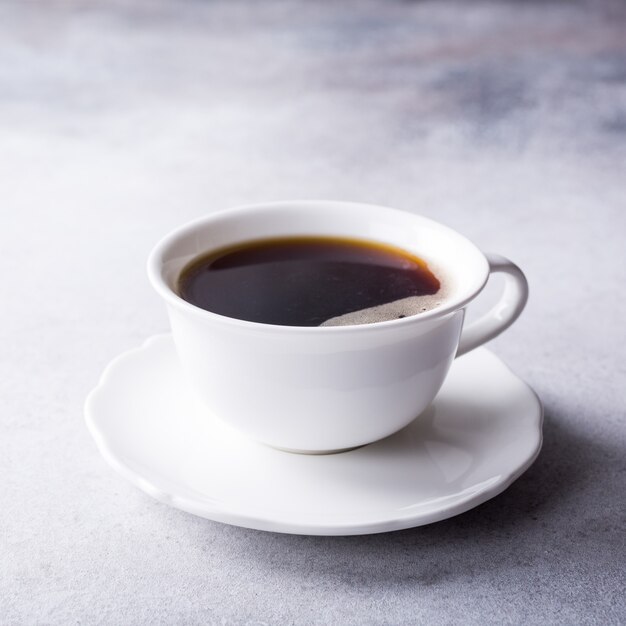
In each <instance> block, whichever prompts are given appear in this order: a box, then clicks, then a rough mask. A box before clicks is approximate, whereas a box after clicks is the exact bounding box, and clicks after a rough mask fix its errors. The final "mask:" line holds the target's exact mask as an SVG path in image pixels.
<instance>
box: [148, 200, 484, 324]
mask: <svg viewBox="0 0 626 626" xmlns="http://www.w3.org/2000/svg"><path fill="white" fill-rule="evenodd" d="M295 205H297V206H298V207H300V208H313V207H320V206H344V207H346V208H348V207H353V208H357V207H361V208H369V209H378V210H380V209H383V210H385V211H389V212H395V213H401V214H402V215H404V216H408V217H410V218H414V219H416V220H418V221H420V222H422V223H425V224H428V225H429V226H431V227H434V228H436V229H439V230H441V231H443V232H444V233H447V234H449V235H450V236H452V237H456V238H458V239H462V240H464V241H465V244H466V245H468V246H469V247H470V248H472V249H473V251H474V252H475V253H476V256H477V259H479V260H480V261H481V262H482V266H483V267H482V270H481V271H482V276H481V278H480V279H479V280H477V282H476V286H475V287H474V289H472V290H471V291H468V292H464V293H463V294H462V295H461V296H459V297H451V298H446V300H445V301H444V303H443V304H441V305H439V306H437V307H435V308H434V309H430V310H429V311H424V312H423V313H417V314H416V315H409V316H407V317H404V318H400V319H391V320H385V321H382V322H370V323H367V324H349V325H343V326H287V325H281V324H266V323H264V322H252V321H249V320H241V319H237V318H234V317H228V316H226V315H221V314H219V313H214V312H212V311H207V310H206V309H202V308H200V307H198V306H196V305H194V304H191V303H190V302H187V301H186V300H184V299H183V298H182V297H181V296H179V295H178V294H177V293H176V292H175V291H174V290H173V289H172V288H171V287H170V286H169V285H168V284H167V283H166V281H165V279H164V278H163V275H162V273H161V268H162V266H163V252H164V251H165V250H166V249H167V247H168V246H169V245H170V244H171V243H172V242H173V241H175V240H176V239H178V238H180V237H183V236H185V235H188V234H189V233H191V232H193V231H194V230H195V229H197V228H199V227H201V226H204V225H205V224H206V223H207V222H211V221H214V220H216V219H219V218H220V217H222V216H225V215H227V214H228V215H229V216H234V215H235V214H237V213H238V214H240V215H245V214H246V213H250V212H257V211H262V210H269V209H274V208H281V207H288V206H295ZM146 269H147V273H148V279H149V281H150V283H151V284H152V287H153V288H154V289H155V291H156V292H157V293H158V294H159V295H160V296H161V297H162V298H163V299H164V300H165V302H166V303H167V304H169V305H172V306H174V307H175V308H177V309H179V310H180V311H182V312H184V313H187V314H192V315H194V316H196V317H199V318H203V319H204V320H206V321H213V322H218V323H220V324H224V325H228V326H232V327H238V328H240V329H246V330H257V331H262V332H276V333H291V334H300V333H305V334H311V333H312V334H316V335H320V334H347V333H355V332H372V331H374V330H378V329H388V328H400V327H404V326H410V325H413V324H420V323H424V322H428V321H432V320H436V319H440V318H444V317H446V316H447V315H450V314H452V313H454V312H456V311H459V310H460V309H462V308H464V307H465V306H466V305H467V304H468V303H469V302H471V301H472V300H473V299H474V298H475V297H476V296H477V295H478V294H479V293H480V292H481V291H482V290H483V288H484V286H485V284H486V283H487V279H488V278H489V263H488V261H487V258H486V257H485V254H484V253H483V252H482V250H480V248H478V246H476V244H474V243H473V242H472V241H471V240H470V239H468V238H467V237H465V236H464V235H461V234H460V233H459V232H457V231H456V230H454V229H453V228H450V227H449V226H445V225H444V224H442V223H441V222H438V221H436V220H433V219H431V218H428V217H424V216H423V215H421V214H419V213H413V212H411V211H405V210H401V209H394V208H391V207H387V206H384V205H379V204H371V203H363V202H346V201H342V200H279V201H275V202H271V201H270V202H261V203H254V204H245V205H239V206H235V207H232V208H227V209H222V210H219V211H215V212H212V213H209V214H208V215H203V216H202V217H199V218H196V219H193V220H191V221H189V222H186V223H185V224H182V225H181V226H178V227H177V228H175V229H173V230H171V231H170V232H168V233H167V234H166V235H165V236H164V237H162V238H161V239H160V240H159V241H158V242H157V244H156V245H155V246H154V247H153V248H152V251H151V252H150V254H149V256H148V260H147V268H146ZM477 273H478V272H477Z"/></svg>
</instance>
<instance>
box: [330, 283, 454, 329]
mask: <svg viewBox="0 0 626 626" xmlns="http://www.w3.org/2000/svg"><path fill="white" fill-rule="evenodd" d="M435 275H436V276H437V278H439V282H440V287H439V290H438V291H437V293H433V294H431V295H427V296H409V297H408V298H401V299H400V300H394V301H393V302H388V303H386V304H380V305H378V306H373V307H370V308H367V309H361V310H359V311H353V312H352V313H346V314H345V315H338V316H337V317H331V318H330V319H329V320H326V321H325V322H323V323H322V324H320V326H353V325H360V324H374V323H376V322H388V321H390V320H396V319H402V318H404V317H410V316H413V315H419V314H420V313H424V312H425V311H431V310H432V309H435V308H437V307H438V306H439V305H440V304H441V303H442V302H443V301H444V300H445V299H446V298H447V297H448V295H449V294H450V285H449V283H448V281H447V280H445V281H444V280H442V278H441V274H440V273H439V272H436V274H435Z"/></svg>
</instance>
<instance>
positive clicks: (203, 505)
mask: <svg viewBox="0 0 626 626" xmlns="http://www.w3.org/2000/svg"><path fill="white" fill-rule="evenodd" d="M163 341H172V335H171V333H159V334H155V335H151V336H150V337H148V338H147V339H145V340H144V342H143V343H142V344H141V345H140V346H137V347H135V348H131V349H129V350H125V351H123V352H121V353H120V354H118V355H117V356H116V357H114V358H113V359H112V360H111V361H110V362H109V363H108V364H107V366H106V367H105V368H104V370H103V372H102V374H101V376H100V378H99V380H98V383H97V384H96V386H95V387H94V388H93V389H92V390H91V391H90V392H89V394H88V395H87V398H86V400H85V405H84V413H85V421H86V425H87V429H88V431H89V433H90V434H91V436H92V437H93V439H94V441H95V443H96V447H97V449H98V451H99V452H100V454H101V455H102V457H103V458H104V460H105V461H106V463H107V464H108V465H109V466H110V467H111V468H112V469H113V470H115V471H116V472H117V473H118V474H120V475H121V476H122V477H123V478H125V479H126V480H128V481H129V482H130V483H131V484H133V485H134V486H135V487H137V488H138V489H140V490H141V491H143V492H144V493H146V494H147V495H149V496H150V497H152V498H154V499H155V500H157V501H159V502H162V503H163V504H167V505H169V506H172V507H174V508H177V509H180V510H182V511H185V512H187V513H191V514H192V515H197V516H199V517H203V518H205V519H209V520H212V521H216V522H221V523H225V524H230V525H235V526H240V527H243V528H249V529H253V530H261V531H269V532H279V533H285V534H295V535H317V536H333V535H334V536H348V535H368V534H378V533H384V532H391V531H396V530H406V529H408V528H416V527H419V526H424V525H427V524H431V523H434V522H437V521H443V520H445V519H449V518H451V517H455V516H456V515H460V514H462V513H465V512H467V511H469V510H470V509H473V508H474V507H477V506H479V505H481V504H483V503H484V502H486V501H488V500H490V499H491V498H494V497H495V496H497V495H499V494H500V493H502V492H503V491H505V490H506V489H508V488H509V487H510V486H511V484H513V483H514V482H515V481H516V480H517V479H518V478H519V477H520V476H521V475H522V474H523V473H524V472H526V470H528V468H529V467H530V466H531V465H532V464H533V463H534V462H535V460H536V459H537V457H538V456H539V453H540V452H541V448H542V444H543V421H544V408H543V404H542V402H541V399H540V398H539V396H538V395H537V393H536V392H535V391H534V389H533V388H532V387H531V386H530V385H529V384H528V383H526V382H525V381H524V380H523V379H522V378H520V377H519V376H518V375H517V374H515V372H514V371H513V370H512V369H511V368H510V367H509V366H508V365H507V364H506V363H505V362H504V361H503V360H502V359H500V357H498V356H497V355H495V354H494V353H493V352H491V350H488V349H487V348H485V347H479V348H476V349H475V350H472V351H471V353H468V354H472V353H475V352H486V353H489V354H490V355H491V356H492V357H494V358H495V359H497V360H498V362H499V363H500V365H502V366H504V368H505V369H506V371H507V372H508V374H509V375H511V376H512V377H514V378H515V379H516V380H517V381H518V382H520V383H521V384H522V385H523V386H524V387H525V388H526V389H527V390H528V391H529V392H530V394H531V395H532V397H533V400H534V403H535V407H534V409H535V411H537V413H538V414H537V415H536V417H537V441H536V443H535V446H534V448H533V449H532V450H530V452H529V454H528V456H527V458H526V459H525V460H524V461H523V462H522V463H521V464H519V465H517V466H516V467H515V469H513V470H512V471H510V472H508V473H505V474H502V475H500V476H499V477H498V479H497V480H495V481H487V483H488V484H487V485H485V486H484V487H483V488H482V489H479V490H478V491H475V490H474V491H470V493H468V494H467V495H466V496H465V497H463V496H460V499H458V498H454V499H453V502H452V503H450V504H449V505H447V506H444V507H441V508H436V509H432V510H430V511H427V512H422V513H421V514H415V513H410V512H409V513H406V514H405V515H396V516H394V518H393V519H390V518H385V519H381V520H371V521H368V522H363V523H355V522H343V523H342V522H332V523H325V524H323V523H306V522H299V521H293V520H287V521H285V520H281V519H276V518H272V517H264V516H260V515H254V514H251V513H247V512H241V511H239V512H237V511H236V510H234V509H232V508H229V507H224V506H223V505H222V504H221V503H220V502H217V501H215V500H211V499H210V498H206V500H201V499H191V498H188V497H185V496H180V495H177V494H175V493H171V492H168V491H165V490H164V489H162V488H161V487H158V486H157V485H156V484H154V482H153V481H152V480H151V479H149V478H146V477H145V476H142V475H140V474H139V473H138V472H137V471H136V470H134V469H131V467H130V466H129V465H128V464H126V463H125V462H124V461H123V460H121V459H120V458H119V457H118V455H116V453H115V452H114V451H113V450H112V447H111V445H110V444H109V443H108V441H107V437H106V435H105V434H104V432H103V431H102V429H101V428H100V427H99V426H98V423H97V422H98V418H97V417H96V412H95V411H94V408H93V407H94V404H95V402H96V399H97V398H98V396H99V395H101V394H102V393H104V390H105V389H106V387H107V383H108V380H109V378H110V375H111V372H112V371H113V370H114V369H115V368H116V367H117V366H118V364H120V363H121V362H123V361H126V360H129V359H132V358H133V356H134V355H135V354H137V353H141V352H144V351H145V350H147V349H148V348H149V347H150V346H151V345H153V344H155V343H159V342H163ZM459 358H465V356H462V357H459ZM279 452H280V451H279ZM284 454H292V453H291V452H284Z"/></svg>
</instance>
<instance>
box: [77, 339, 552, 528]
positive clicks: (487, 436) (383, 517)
mask: <svg viewBox="0 0 626 626" xmlns="http://www.w3.org/2000/svg"><path fill="white" fill-rule="evenodd" d="M241 387H242V388H241V392H242V393H245V380H242V381H241ZM85 411H86V417H87V425H88V426H89V430H90V431H91V434H92V435H93V437H94V438H95V440H96V443H97V445H98V448H99V449H100V452H101V453H102V455H103V456H104V458H105V459H106V460H107V461H108V463H109V464H110V465H112V466H113V468H114V469H116V470H117V471H118V472H119V473H120V474H122V476H124V477H125V478H127V479H128V480H130V481H131V482H132V483H133V484H134V485H136V486H137V487H139V488H140V489H142V490H143V491H145V492H146V493H147V494H149V495H151V496H152V497H154V498H156V499H157V500H160V501H161V502H165V503H166V504H170V505H172V506H174V507H177V508H179V509H182V510H184V511H188V512H190V513H194V514H195V515H200V516H202V517H206V518H209V519H212V520H216V521H219V522H225V523H227V524H235V525H238V526H246V527H249V528H257V529H260V530H270V531H276V532H286V533H299V534H310V535H357V534H365V533H377V532H384V531H390V530H398V529H402V528H409V527H412V526H420V525H422V524H429V523H431V522H435V521H438V520H442V519H445V518H447V517H451V516H453V515H457V514H459V513H463V512H464V511H467V510H468V509H471V508H472V507H475V506H477V505H478V504H481V503H482V502H485V501H486V500H488V499H489V498H492V497H494V496H495V495H497V494H499V493H500V492H501V491H503V490H504V489H506V488H507V487H508V486H509V485H510V484H511V483H512V482H513V481H514V480H515V479H516V478H517V477H518V476H520V475H521V474H522V473H523V472H524V471H525V470H526V469H527V468H528V467H529V466H530V465H531V464H532V462H533V461H534V460H535V458H536V457H537V454H538V453H539V449H540V448H541V424H542V407H541V403H540V402H539V399H538V398H537V396H536V395H535V393H534V392H533V391H532V389H530V387H528V385H526V384H525V383H524V382H522V381H521V380H520V379H519V378H517V376H515V375H514V374H513V373H511V371H510V370H509V369H508V368H507V367H506V366H505V365H504V364H503V363H502V361H500V359H498V358H497V357H496V356H494V355H493V354H492V353H491V352H489V351H488V350H486V349H484V348H479V349H477V350H474V351H472V352H471V353H469V354H467V355H466V356H463V357H461V358H459V359H457V360H456V361H455V362H454V364H453V366H452V370H451V372H450V374H449V376H448V378H447V379H446V382H445V384H444V386H443V389H442V390H441V391H440V393H439V395H438V396H437V399H436V400H435V402H434V404H433V405H432V406H431V407H430V408H429V409H428V410H427V411H426V412H425V413H423V414H422V415H421V416H420V417H419V418H418V419H416V420H415V421H414V422H413V423H412V424H410V425H409V426H407V427H406V428H405V429H403V430H402V431H400V432H398V433H396V434H395V435H392V436H391V437H388V438H387V439H384V440H382V441H379V442H377V443H373V444H370V445H368V446H365V447H362V448H359V449H356V450H351V451H349V452H343V453H340V454H330V455H300V454H292V453H289V452H282V451H280V450H275V449H273V448H269V447H267V446H264V445H263V444H259V443H256V442H254V441H251V440H249V439H247V438H245V437H244V436H243V435H241V434H239V433H238V432H236V431H235V430H233V429H232V428H230V427H229V426H227V425H225V424H223V423H221V422H220V421H219V420H216V419H214V418H211V417H210V416H209V415H208V413H207V411H206V409H205V408H204V407H203V406H202V405H201V403H200V401H199V400H197V399H196V397H195V396H194V395H193V393H192V392H191V391H190V389H188V388H187V384H186V382H185V381H184V380H183V378H182V374H181V372H180V370H179V365H178V359H177V357H176V353H175V350H174V345H173V342H172V338H171V336H170V335H159V336H156V337H152V338H150V339H148V340H147V341H146V342H145V344H144V345H143V346H142V347H140V348H137V349H135V350H131V351H129V352H125V353H124V354H122V355H120V356H118V357H117V358H116V359H114V360H113V362H112V363H111V364H110V365H109V366H108V367H107V368H106V370H105V372H104V374H103V375H102V379H101V380H100V383H99V385H98V386H97V387H96V388H95V389H94V390H93V391H92V392H91V394H90V395H89V397H88V398H87V402H86V406H85ZM294 419H297V416H294ZM383 419H384V416H383Z"/></svg>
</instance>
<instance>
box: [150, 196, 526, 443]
mask: <svg viewBox="0 0 626 626" xmlns="http://www.w3.org/2000/svg"><path fill="white" fill-rule="evenodd" d="M303 234H306V235H336V236H346V237H356V238H360V239H373V240H376V241H380V242H383V243H388V244H393V245H396V246H399V247H401V248H404V249H406V250H409V251H411V252H414V253H416V254H418V255H419V256H420V257H422V258H424V259H425V260H426V261H427V262H428V263H429V265H430V266H431V267H432V268H433V269H434V271H435V273H436V274H437V275H438V276H439V277H440V278H441V279H442V282H443V284H444V285H445V297H444V298H443V301H442V303H441V304H440V305H439V306H438V307H437V308H435V309H432V310H429V311H427V312H425V313H421V314H419V315H415V316H408V317H406V318H404V319H398V320H391V321H386V322H380V323H375V324H365V325H361V326H356V325H355V326H341V327H322V328H320V327H315V328H310V327H292V326H274V325H269V324H258V323H254V322H247V321H242V320H237V319H233V318H229V317H224V316H222V315H217V314H215V313H211V312H209V311H205V310H203V309H200V308H198V307H195V306H193V305H191V304H189V303H188V302H185V301H184V300H183V299H182V298H180V297H179V296H178V295H177V292H176V282H177V279H178V276H179V274H180V271H181V269H182V268H183V267H184V266H185V265H186V264H187V263H188V262H189V261H190V260H191V259H192V258H195V257H196V256H197V255H198V254H200V253H203V252H206V251H207V250H214V249H218V248H220V247H223V246H228V245H232V244H233V243H235V242H242V241H248V240H254V239H262V238H264V237H277V236H285V235H303ZM490 272H503V273H504V274H505V278H506V287H505V291H504V293H503V295H502V298H501V299H500V301H499V302H498V304H497V305H496V307H494V309H492V311H490V312H489V313H488V314H486V315H485V316H484V317H483V318H481V319H480V320H479V321H478V322H476V323H474V324H473V325H471V326H470V327H468V328H465V329H464V330H463V334H461V329H462V326H463V319H464V314H465V306H466V305H467V304H468V303H469V302H470V301H471V300H472V299H473V298H475V297H476V296H477V295H478V293H479V292H480V291H481V289H482V288H483V286H484V285H485V282H486V281H487V278H488V276H489V274H490ZM148 274H149V277H150V280H151V282H152V285H153V286H154V288H155V289H156V291H157V293H158V294H159V295H160V296H161V297H162V298H163V300H164V301H165V303H166V305H167V309H168V313H169V317H170V322H171V327H172V333H173V337H174V343H175V344H176V350H177V352H178V355H179V357H180V360H181V364H182V367H183V371H184V372H185V374H186V376H187V378H188V380H189V381H190V382H191V383H192V384H193V385H194V386H195V388H196V390H197V392H198V394H199V395H200V396H201V397H202V398H203V400H204V402H205V404H206V406H207V407H208V409H209V410H210V411H212V412H213V413H214V414H217V415H220V417H221V418H222V419H223V420H224V421H227V422H229V423H230V424H232V425H233V426H235V427H236V428H238V429H239V430H241V431H243V432H246V433H248V434H249V435H251V436H252V437H254V438H255V439H258V440H260V441H263V442H265V443H268V444H270V445H273V446H276V447H279V448H286V449H292V450H300V451H309V452H318V451H328V450H337V449H344V448H351V447H354V446H360V445H363V444H366V443H370V442H372V441H377V440H379V439H382V438H383V437H386V436H388V435H390V434H392V433H394V432H397V431H398V430H400V429H401V428H403V427H404V426H406V425H407V424H409V423H410V422H411V421H412V420H413V419H415V416H416V415H418V414H419V413H421V412H422V411H423V410H424V409H425V408H426V407H427V406H428V405H429V404H430V403H431V402H432V400H433V398H434V397H435V395H436V394H437V392H438V391H439V388H440V387H441V385H442V383H443V381H444V379H445V377H446V375H447V373H448V370H449V368H450V365H451V364H452V361H453V359H454V357H455V355H457V354H462V353H464V352H467V351H468V350H471V349H473V348H475V347H476V346H478V345H480V344H481V343H483V342H485V341H487V340H488V339H491V338H492V337H494V336H495V335H497V334H499V333H500V332H502V331H503V330H504V329H505V328H507V327H508V326H509V325H510V324H511V323H512V322H513V321H514V320H515V319H516V318H517V316H518V315H519V314H520V313H521V311H522V309H523V308H524V305H525V303H526V298H527V285H526V280H525V278H524V275H523V274H522V272H521V270H519V268H517V267H516V266H515V265H514V264H513V263H511V262H510V261H508V260H507V259H505V258H504V257H497V256H493V255H487V256H486V255H484V254H483V253H482V252H481V251H480V250H479V249H478V248H477V247H476V246H474V244H472V243H471V242H470V241H469V240H467V239H466V238H465V237H463V236H462V235H460V234H458V233H456V232H455V231H453V230H452V229H450V228H447V227H446V226H444V225H442V224H439V223H437V222H434V221H432V220H430V219H427V218H424V217H421V216H418V215H415V214H412V213H407V212H404V211H398V210H395V209H390V208H387V207H380V206H374V205H368V204H355V203H347V202H318V201H293V202H277V203H268V204H263V205H254V206H248V207H240V208H236V209H230V210H227V211H221V212H219V213H214V214H211V215H209V216H207V217H204V218H201V219H199V220H196V221H195V222H192V223H191V224H187V225H185V226H183V227H181V228H179V229H177V230H175V231H174V232H172V233H170V234H169V235H167V236H166V237H165V238H164V239H163V240H162V241H161V242H160V243H159V244H158V245H157V246H156V247H155V249H154V250H153V252H152V254H151V255H150V259H149V261H148ZM295 416H297V419H294V417H295Z"/></svg>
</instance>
